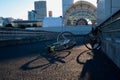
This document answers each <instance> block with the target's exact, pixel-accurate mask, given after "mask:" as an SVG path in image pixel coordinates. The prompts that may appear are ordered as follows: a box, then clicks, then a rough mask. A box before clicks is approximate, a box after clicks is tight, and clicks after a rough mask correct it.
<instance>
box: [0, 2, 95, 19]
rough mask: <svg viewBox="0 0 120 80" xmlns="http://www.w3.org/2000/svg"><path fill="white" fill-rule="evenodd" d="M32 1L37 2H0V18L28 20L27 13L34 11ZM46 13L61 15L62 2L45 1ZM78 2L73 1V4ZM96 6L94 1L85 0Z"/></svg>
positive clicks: (55, 15) (54, 15)
mask: <svg viewBox="0 0 120 80" xmlns="http://www.w3.org/2000/svg"><path fill="white" fill-rule="evenodd" d="M34 1H39V0H0V17H12V18H15V19H18V18H19V19H24V20H27V19H28V11H31V10H34ZM46 1H47V12H48V11H52V13H53V17H59V16H61V15H62V0H46ZM76 1H79V0H74V2H76ZM86 1H89V2H92V3H93V4H94V5H95V6H96V0H86ZM47 15H48V14H47Z"/></svg>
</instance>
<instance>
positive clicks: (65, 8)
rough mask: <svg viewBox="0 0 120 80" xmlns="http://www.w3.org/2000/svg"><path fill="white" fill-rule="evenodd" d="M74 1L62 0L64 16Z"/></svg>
mask: <svg viewBox="0 0 120 80" xmlns="http://www.w3.org/2000/svg"><path fill="white" fill-rule="evenodd" d="M73 3H74V0H62V9H63V11H62V12H63V16H64V14H65V12H66V10H67V9H68V8H69V7H70V6H71V5H72V4H73Z"/></svg>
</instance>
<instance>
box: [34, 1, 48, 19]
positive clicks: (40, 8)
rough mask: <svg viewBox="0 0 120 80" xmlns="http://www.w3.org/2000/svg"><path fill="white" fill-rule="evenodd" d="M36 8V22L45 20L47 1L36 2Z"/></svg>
mask: <svg viewBox="0 0 120 80" xmlns="http://www.w3.org/2000/svg"><path fill="white" fill-rule="evenodd" d="M34 7H35V11H36V15H35V20H43V18H44V17H46V16H47V9H46V1H35V2H34Z"/></svg>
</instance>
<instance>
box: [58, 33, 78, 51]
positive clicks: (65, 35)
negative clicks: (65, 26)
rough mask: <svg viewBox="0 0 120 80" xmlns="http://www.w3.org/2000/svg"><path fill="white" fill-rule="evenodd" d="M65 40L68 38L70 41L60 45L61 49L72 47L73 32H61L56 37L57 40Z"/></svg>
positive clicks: (73, 42)
mask: <svg viewBox="0 0 120 80" xmlns="http://www.w3.org/2000/svg"><path fill="white" fill-rule="evenodd" d="M65 40H70V42H69V43H68V44H65V45H63V46H61V47H62V48H61V49H63V50H64V49H68V48H70V47H73V46H74V45H75V44H76V40H75V38H74V34H73V33H71V32H69V31H65V32H62V33H60V34H59V35H58V37H57V42H59V41H65Z"/></svg>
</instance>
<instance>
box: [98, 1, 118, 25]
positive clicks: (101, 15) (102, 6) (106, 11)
mask: <svg viewBox="0 0 120 80" xmlns="http://www.w3.org/2000/svg"><path fill="white" fill-rule="evenodd" d="M118 10H120V0H97V24H98V25H100V24H101V23H102V22H104V21H105V20H106V19H107V18H109V17H110V16H111V15H113V14H114V13H115V12H117V11H118Z"/></svg>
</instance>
